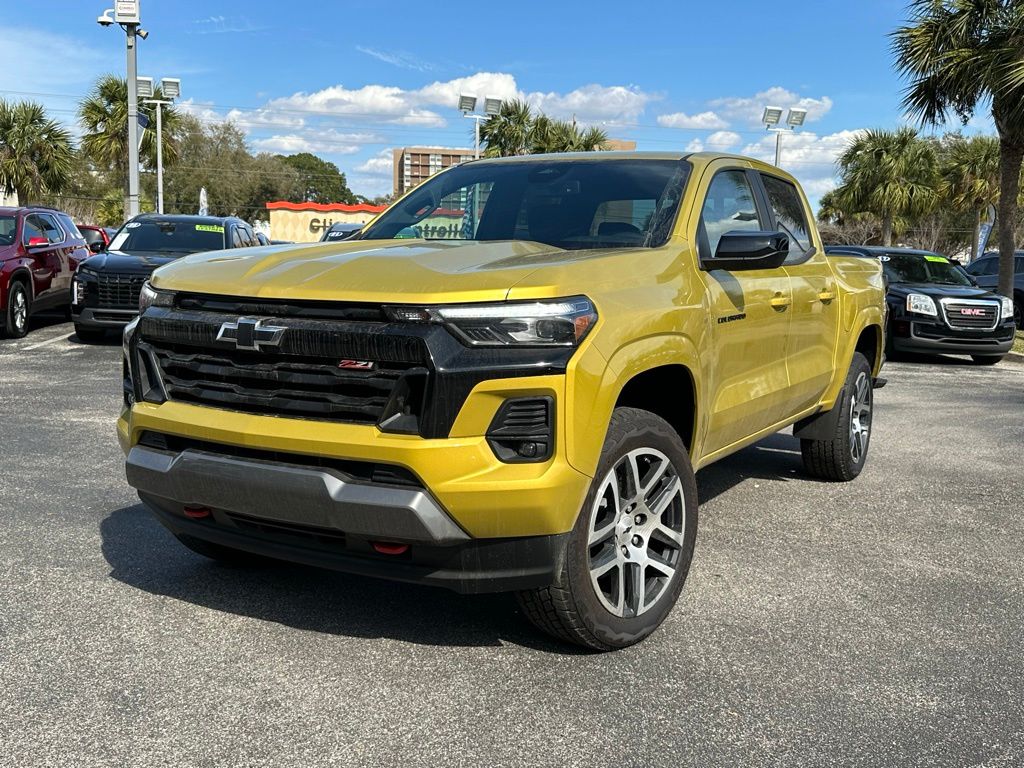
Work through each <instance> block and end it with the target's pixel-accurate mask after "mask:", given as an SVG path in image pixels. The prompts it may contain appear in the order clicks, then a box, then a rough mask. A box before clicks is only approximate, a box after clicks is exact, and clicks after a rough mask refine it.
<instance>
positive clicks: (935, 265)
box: [879, 253, 971, 285]
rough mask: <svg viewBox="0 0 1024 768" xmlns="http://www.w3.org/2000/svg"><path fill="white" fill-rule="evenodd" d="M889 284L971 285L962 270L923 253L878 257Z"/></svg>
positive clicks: (943, 260) (941, 259)
mask: <svg viewBox="0 0 1024 768" xmlns="http://www.w3.org/2000/svg"><path fill="white" fill-rule="evenodd" d="M879 258H880V259H881V260H882V269H883V270H885V276H886V277H887V278H889V282H890V283H932V284H934V285H971V280H970V278H968V277H967V275H966V273H965V272H964V270H963V268H962V267H960V266H959V265H958V264H954V263H953V262H951V261H950V260H949V259H947V258H946V257H945V256H935V255H933V254H923V253H886V254H883V255H882V256H880V257H879Z"/></svg>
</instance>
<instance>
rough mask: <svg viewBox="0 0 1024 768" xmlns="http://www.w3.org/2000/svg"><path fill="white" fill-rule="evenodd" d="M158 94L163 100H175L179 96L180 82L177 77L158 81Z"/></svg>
mask: <svg viewBox="0 0 1024 768" xmlns="http://www.w3.org/2000/svg"><path fill="white" fill-rule="evenodd" d="M160 93H162V94H163V96H164V98H165V99H176V98H178V97H179V96H181V80H179V79H178V78H177V77H165V78H163V79H162V80H161V81H160Z"/></svg>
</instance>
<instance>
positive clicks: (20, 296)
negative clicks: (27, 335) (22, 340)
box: [11, 290, 28, 332]
mask: <svg viewBox="0 0 1024 768" xmlns="http://www.w3.org/2000/svg"><path fill="white" fill-rule="evenodd" d="M11 298H12V302H11V317H12V319H13V320H14V327H15V329H16V330H18V331H19V332H21V331H23V330H25V323H26V322H28V300H27V299H26V298H25V291H23V290H17V291H15V292H14V296H13V297H11Z"/></svg>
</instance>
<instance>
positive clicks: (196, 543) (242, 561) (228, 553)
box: [174, 533, 274, 568]
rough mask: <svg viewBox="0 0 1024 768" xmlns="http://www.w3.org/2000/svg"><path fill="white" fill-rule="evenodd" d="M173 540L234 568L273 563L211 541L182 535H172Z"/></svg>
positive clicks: (267, 558) (266, 558) (264, 558)
mask: <svg viewBox="0 0 1024 768" xmlns="http://www.w3.org/2000/svg"><path fill="white" fill-rule="evenodd" d="M174 538H176V539H177V540H178V541H179V542H181V543H182V544H183V545H185V546H186V547H188V548H189V549H191V550H192V551H193V552H195V553H196V554H197V555H202V556H203V557H207V558H209V559H210V560H216V561H217V562H218V563H222V564H224V565H230V566H234V567H236V568H251V567H258V566H265V565H270V564H271V563H273V562H274V561H273V560H271V559H270V558H269V557H263V556H262V555H254V554H253V553H252V552H246V551H245V550H242V549H232V548H231V547H225V546H223V545H221V544H214V543H213V542H212V541H205V540H203V539H197V538H195V537H194V536H189V535H188V534H184V533H180V534H179V533H176V534H174Z"/></svg>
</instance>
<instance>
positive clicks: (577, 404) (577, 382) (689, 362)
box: [566, 334, 704, 477]
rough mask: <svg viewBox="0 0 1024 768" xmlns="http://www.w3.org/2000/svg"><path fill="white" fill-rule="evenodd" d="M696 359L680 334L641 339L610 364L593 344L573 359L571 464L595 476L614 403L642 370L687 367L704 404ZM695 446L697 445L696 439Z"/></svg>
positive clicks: (569, 409)
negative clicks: (670, 366)
mask: <svg viewBox="0 0 1024 768" xmlns="http://www.w3.org/2000/svg"><path fill="white" fill-rule="evenodd" d="M697 360H698V358H697V348H696V345H695V344H694V343H693V341H692V340H691V339H690V338H689V337H687V336H684V335H681V334H659V335H656V336H648V337H645V338H642V339H637V340H636V341H633V342H630V343H629V344H626V345H624V346H622V347H620V348H619V349H618V350H617V351H616V352H615V353H614V354H612V355H611V358H610V359H608V360H606V359H605V358H604V357H603V356H602V355H601V353H600V352H598V350H597V348H596V347H595V346H594V345H590V346H588V347H587V349H586V350H582V351H581V354H580V355H579V356H577V357H576V358H574V360H573V363H572V364H571V366H570V371H569V373H570V375H569V377H568V381H567V382H566V401H567V410H566V413H567V418H568V420H569V423H568V424H567V427H568V429H567V430H566V455H567V458H568V461H569V463H570V464H571V465H572V466H573V467H574V468H575V469H576V470H578V471H579V472H582V473H584V474H586V475H588V476H590V477H593V476H594V473H595V472H596V471H597V464H598V461H599V460H600V458H601V449H602V447H603V446H604V439H605V434H606V433H607V431H608V424H609V422H610V421H611V416H612V411H613V410H614V409H615V403H616V402H617V400H618V398H619V395H620V394H621V392H622V389H623V387H625V386H626V383H627V382H628V381H629V380H630V379H632V378H633V377H634V376H637V375H638V374H641V373H643V372H644V371H649V370H651V369H654V368H659V367H662V366H666V365H682V366H685V367H686V368H687V369H689V371H690V374H691V375H692V377H693V380H694V392H695V394H696V397H697V401H698V402H700V399H701V396H702V394H703V385H704V383H703V378H702V376H700V375H699V372H698V368H697ZM666 394H667V395H670V393H666ZM697 415H698V417H700V415H701V414H699V413H698V414H697ZM703 429H704V425H703V423H702V422H699V421H695V432H696V433H697V435H700V434H703ZM694 442H695V444H697V440H696V439H695V441H694Z"/></svg>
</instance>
